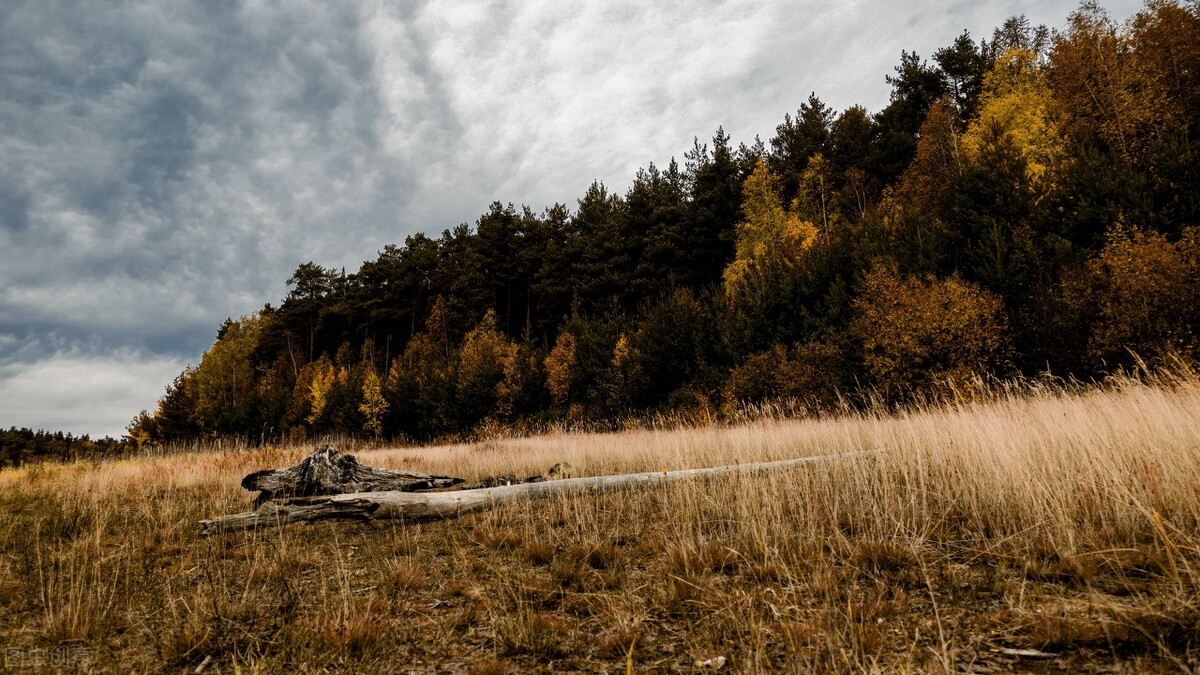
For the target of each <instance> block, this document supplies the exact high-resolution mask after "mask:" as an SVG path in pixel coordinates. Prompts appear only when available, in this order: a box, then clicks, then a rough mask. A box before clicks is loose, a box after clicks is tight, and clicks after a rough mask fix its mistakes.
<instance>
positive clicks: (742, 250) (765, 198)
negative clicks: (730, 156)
mask: <svg viewBox="0 0 1200 675" xmlns="http://www.w3.org/2000/svg"><path fill="white" fill-rule="evenodd" d="M780 193H781V192H780V183H779V177H778V176H776V175H775V174H774V173H772V172H771V170H770V169H768V168H767V164H766V162H764V161H763V160H762V159H759V160H758V163H757V164H756V165H755V167H754V172H753V173H751V174H750V176H749V177H748V178H746V181H745V183H744V184H743V185H742V215H743V218H742V220H741V221H740V222H738V223H737V225H736V228H735V234H736V251H735V256H734V260H733V262H731V263H730V264H729V266H728V267H726V268H725V273H724V281H725V292H726V294H728V295H729V297H730V299H732V300H734V301H735V302H736V301H737V299H738V298H739V297H740V296H742V295H743V294H744V293H745V292H746V291H747V290H750V289H752V288H754V287H756V286H760V287H761V286H762V284H763V282H764V281H767V280H770V279H772V278H774V277H777V276H779V275H780V274H781V273H782V272H783V271H784V270H786V269H787V268H790V267H791V266H792V265H794V264H795V263H796V261H797V259H798V258H799V257H800V255H801V254H802V253H803V252H804V251H805V250H807V249H808V248H809V247H810V246H811V245H812V243H813V241H814V240H815V239H816V236H817V228H816V227H815V226H814V225H813V224H812V223H811V222H809V221H806V220H802V219H801V218H800V216H799V215H798V214H797V213H796V212H795V211H794V210H789V209H786V208H784V205H783V201H782V199H781V198H780Z"/></svg>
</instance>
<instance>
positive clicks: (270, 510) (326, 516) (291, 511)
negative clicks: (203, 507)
mask: <svg viewBox="0 0 1200 675" xmlns="http://www.w3.org/2000/svg"><path fill="white" fill-rule="evenodd" d="M873 454H875V453H874V452H851V453H843V454H839V455H819V456H816V457H803V458H800V459H787V460H782V461H777V462H760V463H756V464H735V465H732V466H717V467H711V468H707V469H685V470H681V471H651V472H647V473H629V474H618V475H614V476H593V477H589V478H568V479H564V480H549V481H539V482H525V483H519V484H516V485H504V486H500V487H488V488H479V489H473V490H457V491H448V492H423V493H419V492H411V491H408V492H405V491H397V490H389V491H383V492H354V493H348V494H333V495H327V496H313V497H293V498H288V499H282V500H277V501H268V502H266V503H264V504H262V506H261V507H259V508H258V509H257V510H255V511H249V512H246V513H238V514H235V515H230V516H220V517H217V518H213V519H212V520H202V521H200V524H201V525H202V526H203V530H202V531H201V535H202V536H208V535H212V534H223V533H226V532H237V531H240V530H252V529H257V528H274V527H279V526H282V525H286V524H287V523H295V522H302V521H318V520H360V521H363V520H385V519H400V520H417V521H427V520H441V519H445V518H454V517H457V516H460V515H463V514H467V513H473V512H476V511H483V510H486V509H490V508H492V507H494V506H497V505H500V504H506V503H509V502H516V501H523V500H526V499H535V498H542V497H550V496H554V495H564V494H579V493H585V492H589V491H597V492H599V491H609V490H615V489H620V488H626V487H631V486H637V485H659V484H664V483H669V482H676V481H681V480H689V479H693V478H707V477H709V476H720V475H728V474H734V473H742V472H762V471H774V470H779V469H788V468H792V467H798V466H804V465H808V464H815V463H818V462H825V461H830V460H836V459H850V458H856V457H863V456H867V455H873ZM260 473H262V472H260ZM251 475H255V474H251ZM249 478H250V477H249V476H248V477H247V481H248V480H249ZM244 484H245V481H244V482H243V485H244Z"/></svg>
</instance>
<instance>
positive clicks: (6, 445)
mask: <svg viewBox="0 0 1200 675" xmlns="http://www.w3.org/2000/svg"><path fill="white" fill-rule="evenodd" d="M130 449H131V448H130V447H129V445H128V443H127V442H126V441H124V440H117V439H114V438H110V437H108V436H105V437H104V438H101V439H97V440H92V438H91V437H90V436H88V435H87V434H84V435H82V436H74V435H72V434H69V433H63V432H61V431H45V430H42V429H39V430H37V431H34V430H33V429H26V428H20V429H18V428H17V427H9V428H8V429H7V430H5V429H3V428H0V468H3V467H8V466H20V465H22V464H25V463H27V462H30V461H41V460H53V461H58V462H74V461H78V460H87V459H101V458H110V457H113V456H114V455H120V454H123V453H125V452H128V451H129V450H130Z"/></svg>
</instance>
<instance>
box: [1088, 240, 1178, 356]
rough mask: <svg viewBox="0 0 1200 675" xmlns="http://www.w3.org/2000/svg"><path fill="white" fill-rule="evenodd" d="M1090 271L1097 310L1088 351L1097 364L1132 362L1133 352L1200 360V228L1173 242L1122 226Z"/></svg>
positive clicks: (1090, 265)
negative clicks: (1199, 291) (1197, 298)
mask: <svg viewBox="0 0 1200 675" xmlns="http://www.w3.org/2000/svg"><path fill="white" fill-rule="evenodd" d="M1088 270H1089V272H1090V274H1091V277H1092V279H1091V282H1092V291H1091V293H1092V302H1093V303H1094V305H1095V307H1096V311H1097V317H1096V321H1095V323H1094V324H1093V326H1092V336H1091V341H1090V344H1089V351H1090V352H1091V354H1090V355H1091V357H1092V358H1093V359H1094V360H1095V361H1096V362H1097V363H1098V364H1103V363H1107V364H1109V365H1113V364H1121V363H1128V362H1129V361H1130V359H1131V356H1130V352H1133V353H1134V354H1137V355H1138V356H1139V357H1141V358H1144V359H1147V360H1149V361H1152V362H1153V361H1159V360H1162V359H1164V358H1167V357H1170V356H1181V357H1184V358H1186V359H1188V360H1192V361H1200V304H1198V303H1197V302H1196V296H1197V292H1198V291H1197V289H1200V227H1190V228H1187V229H1186V230H1184V233H1183V236H1182V237H1180V239H1179V240H1178V241H1176V242H1171V241H1168V240H1167V238H1166V237H1164V236H1163V235H1161V234H1159V233H1157V232H1152V231H1145V230H1140V229H1136V228H1130V227H1123V226H1118V227H1116V228H1114V229H1113V230H1112V231H1111V232H1110V233H1109V238H1108V243H1107V244H1106V245H1105V247H1104V249H1103V250H1102V251H1101V252H1100V255H1098V256H1097V257H1096V258H1095V259H1093V260H1091V261H1090V262H1089V263H1088Z"/></svg>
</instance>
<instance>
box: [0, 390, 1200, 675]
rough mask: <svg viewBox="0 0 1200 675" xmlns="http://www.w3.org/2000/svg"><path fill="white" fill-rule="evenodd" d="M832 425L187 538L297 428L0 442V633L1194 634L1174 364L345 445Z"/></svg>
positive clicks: (524, 441)
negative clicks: (676, 417)
mask: <svg viewBox="0 0 1200 675" xmlns="http://www.w3.org/2000/svg"><path fill="white" fill-rule="evenodd" d="M767 412H769V411H767ZM861 450H872V451H876V452H875V454H873V455H870V456H867V457H859V458H854V459H846V460H841V461H834V462H829V463H822V464H820V465H814V466H808V467H802V468H798V469H795V470H789V471H782V472H775V473H770V474H739V475H734V476H727V477H721V478H714V479H711V480H707V481H697V482H694V483H688V484H677V485H668V486H656V487H653V488H650V489H645V490H639V491H629V492H625V493H618V494H609V495H582V496H571V497H563V498H557V499H552V500H548V501H542V502H528V503H525V504H517V505H512V506H506V507H502V508H499V509H497V510H495V511H492V512H489V513H484V514H478V515H474V516H469V517H465V518H463V519H460V520H457V521H447V522H441V523H426V524H417V523H371V524H320V525H316V526H292V527H289V528H286V529H284V530H283V531H281V532H257V533H246V534H239V535H229V536H223V537H218V538H215V539H210V540H200V539H198V538H197V537H196V533H197V531H198V526H197V521H199V520H200V519H202V518H205V517H209V516H213V515H220V514H224V513H229V512H235V511H242V510H246V509H247V508H248V507H249V501H250V496H249V495H248V494H246V493H245V492H243V491H241V490H240V488H239V487H238V483H239V480H240V478H241V476H242V475H244V474H246V473H248V472H250V471H253V470H257V469H261V468H266V467H274V466H285V465H289V464H292V463H294V462H296V461H298V460H299V459H300V458H301V457H303V456H304V455H305V454H307V452H309V451H311V448H309V447H290V448H275V447H270V448H262V449H257V450H245V451H235V452H228V451H225V452H218V451H203V450H200V451H194V452H189V453H186V454H171V455H164V456H158V457H143V458H136V459H130V460H122V461H114V462H107V463H81V464H73V465H60V466H29V467H23V468H19V469H12V470H5V471H3V472H0V503H2V504H3V508H4V513H5V514H6V515H7V517H6V518H4V519H3V521H0V580H2V581H0V617H2V618H0V631H2V632H0V635H2V636H3V637H2V640H0V641H2V642H3V643H4V645H5V646H6V647H9V648H10V650H11V649H12V648H23V649H24V648H30V647H45V648H51V647H55V646H58V645H64V644H69V645H83V646H86V648H87V650H88V651H87V654H88V659H89V662H90V663H91V665H92V666H93V667H97V668H102V669H103V668H109V669H134V670H160V669H175V670H180V669H184V668H188V669H190V668H193V667H195V666H197V665H198V664H200V663H202V662H204V660H205V658H206V657H211V658H209V662H208V663H209V665H208V666H207V667H208V668H212V669H214V670H216V669H221V670H224V671H234V670H238V669H242V670H261V671H280V670H289V671H290V670H355V671H360V670H367V671H371V670H377V671H393V670H397V669H408V668H417V669H422V668H425V669H429V668H432V667H434V666H437V665H439V664H440V665H442V666H445V667H447V668H449V669H451V670H456V669H458V670H467V669H470V670H474V671H476V672H517V671H522V672H524V671H528V670H532V669H547V670H557V669H572V668H575V669H589V670H595V669H599V668H605V669H608V670H610V671H611V670H613V669H618V670H619V669H625V668H630V667H631V668H633V669H636V670H643V669H647V670H660V669H670V668H693V667H697V666H695V664H696V663H703V662H705V661H706V660H709V659H715V658H716V657H718V656H721V657H725V659H726V660H727V663H728V664H729V665H728V666H727V667H731V668H733V669H736V670H744V671H755V670H794V671H799V672H814V671H821V672H823V671H830V670H833V671H877V670H883V671H895V670H901V671H904V670H910V671H929V670H945V671H952V670H953V671H961V670H963V669H970V668H976V669H980V668H994V669H1000V670H1012V669H1025V668H1048V667H1052V666H1054V667H1059V668H1065V669H1068V670H1077V669H1091V668H1096V667H1100V666H1109V665H1112V664H1119V665H1121V666H1123V667H1132V668H1135V669H1143V670H1167V671H1170V670H1187V669H1194V668H1195V667H1196V666H1197V664H1198V663H1200V661H1198V659H1200V643H1198V641H1197V637H1196V636H1197V634H1198V633H1200V596H1198V589H1200V583H1198V582H1200V575H1198V572H1200V549H1198V546H1200V541H1198V540H1200V536H1198V533H1200V379H1198V378H1197V377H1196V375H1195V374H1194V373H1191V372H1189V371H1186V370H1181V371H1179V372H1175V373H1172V374H1162V375H1156V376H1143V377H1123V378H1116V379H1114V380H1112V381H1110V382H1108V383H1106V384H1104V385H1103V386H1097V387H1090V388H1084V387H1080V386H1066V385H1061V384H1059V385H1053V384H1046V383H1037V382H1026V383H1018V384H1012V385H1007V386H994V387H992V388H990V389H986V390H984V389H976V390H975V391H974V392H973V393H972V394H970V395H967V394H962V395H959V396H954V397H949V398H947V399H946V400H942V401H939V402H930V403H927V404H924V405H919V406H912V407H910V408H908V409H904V410H900V411H896V410H887V409H885V408H882V407H879V408H877V409H875V410H871V411H866V412H858V413H849V412H848V413H845V414H842V415H837V416H828V417H822V418H812V419H784V418H779V417H777V416H771V415H760V417H759V418H758V419H757V420H756V421H750V422H746V423H743V424H739V425H736V426H702V427H694V428H681V429H662V430H642V431H628V432H624V433H617V434H594V433H593V434H589V433H574V434H554V435H544V436H538V437H531V438H514V439H498V440H492V441H484V442H478V443H464V444H458V445H450V446H440V447H423V448H382V449H369V450H362V451H360V452H358V455H359V458H360V460H362V461H363V462H365V463H368V464H374V465H377V466H384V467H391V468H405V469H412V470H417V471H425V472H431V473H441V474H449V475H457V476H461V477H464V478H467V479H475V478H480V477H483V476H486V475H500V474H507V473H514V474H517V475H522V474H535V473H539V472H541V471H543V470H545V469H546V468H547V467H548V466H550V465H552V464H555V463H558V462H563V461H565V462H568V463H569V464H571V465H572V466H573V467H574V471H575V473H576V475H598V474H609V473H622V472H632V471H648V470H658V469H662V468H668V469H677V468H690V467H700V466H710V465H720V464H732V463H737V462H754V461H767V460H774V459H784V458H790V457H800V456H806V455H825V454H837V453H843V452H851V451H861ZM1020 650H1026V651H1020ZM709 663H710V664H711V663H714V662H713V661H709ZM16 665H18V666H19V665H20V664H16ZM10 667H12V664H10Z"/></svg>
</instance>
